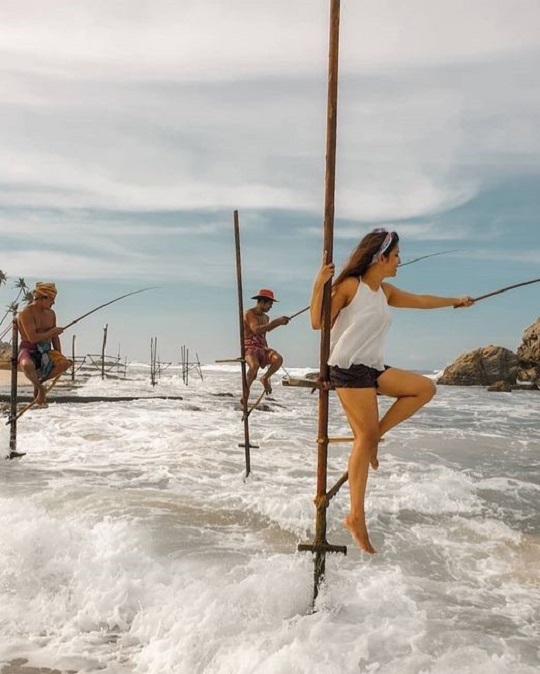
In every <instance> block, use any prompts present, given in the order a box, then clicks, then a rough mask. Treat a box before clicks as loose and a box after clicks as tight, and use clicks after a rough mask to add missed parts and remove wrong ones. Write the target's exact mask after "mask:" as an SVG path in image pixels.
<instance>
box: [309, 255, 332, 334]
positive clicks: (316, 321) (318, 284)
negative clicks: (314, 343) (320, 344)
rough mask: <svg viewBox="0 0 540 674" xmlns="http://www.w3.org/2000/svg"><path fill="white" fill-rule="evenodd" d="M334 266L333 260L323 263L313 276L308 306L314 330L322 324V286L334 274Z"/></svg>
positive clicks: (318, 328)
mask: <svg viewBox="0 0 540 674" xmlns="http://www.w3.org/2000/svg"><path fill="white" fill-rule="evenodd" d="M334 270H335V266H334V263H333V262H330V263H329V264H323V266H322V267H321V268H320V270H319V273H318V274H317V276H316V277H315V281H314V283H313V290H312V291H311V303H310V306H309V315H310V317H311V327H312V328H313V329H314V330H320V329H321V326H322V322H321V321H322V301H323V294H324V292H323V291H324V286H325V284H326V282H327V281H329V280H330V279H331V278H332V276H333V275H334Z"/></svg>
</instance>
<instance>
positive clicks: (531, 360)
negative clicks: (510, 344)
mask: <svg viewBox="0 0 540 674" xmlns="http://www.w3.org/2000/svg"><path fill="white" fill-rule="evenodd" d="M517 357H518V359H519V371H518V374H517V378H518V379H519V380H520V381H526V382H531V383H532V384H537V385H538V384H540V318H538V319H537V320H536V321H535V322H534V323H533V324H532V325H531V326H529V327H528V328H527V329H526V330H525V332H524V333H523V337H522V340H521V345H520V346H519V348H518V350H517Z"/></svg>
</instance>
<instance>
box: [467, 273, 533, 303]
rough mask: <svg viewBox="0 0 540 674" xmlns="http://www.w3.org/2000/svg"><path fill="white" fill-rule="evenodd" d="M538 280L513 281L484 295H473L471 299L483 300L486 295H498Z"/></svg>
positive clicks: (475, 300) (474, 300)
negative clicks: (513, 282) (509, 284)
mask: <svg viewBox="0 0 540 674" xmlns="http://www.w3.org/2000/svg"><path fill="white" fill-rule="evenodd" d="M538 282H540V278H535V279H533V280H532V281H523V283H515V284H514V285H511V286H506V287H505V288H499V290H494V291H493V292H490V293H486V294H485V295H480V296H479V297H473V298H472V301H473V302H479V301H480V300H485V299H486V298H487V297H493V295H500V294H501V293H505V292H506V291H507V290H513V289H514V288H521V286H528V285H530V284H531V283H538Z"/></svg>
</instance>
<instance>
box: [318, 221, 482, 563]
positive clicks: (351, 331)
mask: <svg viewBox="0 0 540 674" xmlns="http://www.w3.org/2000/svg"><path fill="white" fill-rule="evenodd" d="M398 244H399V237H398V235H397V234H396V233H395V232H387V231H386V230H384V229H375V230H374V231H373V232H370V233H369V234H367V235H366V236H365V237H364V238H363V239H362V240H361V241H360V243H359V245H358V246H357V247H356V249H355V250H354V251H353V253H352V255H351V257H350V259H349V261H348V262H347V264H346V265H345V267H344V268H343V270H342V272H341V273H340V274H339V276H338V277H337V279H336V280H335V281H334V283H333V286H332V305H331V324H332V331H331V336H330V357H329V359H328V365H329V378H330V383H331V384H332V386H333V387H334V388H335V389H336V392H337V394H338V397H339V400H340V402H341V404H342V406H343V409H344V411H345V414H346V415H347V419H348V420H349V423H350V425H351V428H352V432H353V435H354V444H353V448H352V452H351V455H350V457H349V488H350V498H351V506H350V512H349V514H348V515H347V517H346V518H345V519H344V520H343V524H344V525H345V526H346V527H347V529H348V530H349V531H350V533H351V535H352V537H353V539H354V541H355V543H356V544H357V545H358V547H359V548H360V549H361V550H364V551H365V552H369V553H370V554H373V553H374V552H376V550H375V549H374V548H373V546H372V545H371V543H370V541H369V536H368V531H367V527H366V516H365V511H364V498H365V493H366V484H367V477H368V469H369V465H370V464H371V467H372V468H374V469H375V470H376V469H377V468H378V465H379V463H378V460H377V450H378V445H379V441H380V439H381V438H382V436H383V435H384V434H385V433H386V432H387V431H389V430H390V429H391V428H393V427H394V426H396V425H397V424H399V423H401V422H402V421H405V419H408V418H409V417H410V416H412V415H413V414H414V413H415V412H417V411H418V410H419V409H420V408H421V407H423V406H424V405H425V404H426V403H428V402H429V401H430V400H431V398H432V397H433V395H434V394H435V385H434V384H433V382H432V381H431V380H430V379H428V378H427V377H423V376H421V375H419V374H416V373H414V372H407V371H405V370H398V369H397V368H394V367H387V366H385V365H384V361H383V343H384V337H385V334H386V332H387V330H388V328H389V327H390V322H391V315H390V311H389V309H388V307H389V306H390V307H396V308H399V309H438V308H440V307H469V306H471V305H472V304H473V300H472V299H471V298H470V297H436V296H434V295H415V294H413V293H408V292H405V291H404V290H400V289H399V288H396V287H395V286H393V285H391V284H390V283H386V282H385V281H384V279H385V278H387V277H392V276H395V275H396V273H397V268H398V266H399V262H400V259H399V245H398ZM333 275H334V265H333V264H332V263H330V264H324V265H323V266H322V267H321V270H320V271H319V274H318V275H317V278H316V279H315V283H314V286H313V293H312V298H311V307H310V309H311V325H312V327H313V329H314V330H319V329H320V328H321V324H322V298H323V287H324V285H325V283H326V282H327V281H328V280H329V279H330V278H332V276H333ZM377 393H381V394H383V395H386V396H390V397H392V398H396V400H395V402H394V403H393V405H392V406H391V407H390V409H389V410H388V411H387V412H386V414H385V415H384V416H383V418H382V419H380V420H379V410H378V406H377Z"/></svg>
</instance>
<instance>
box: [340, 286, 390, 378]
mask: <svg viewBox="0 0 540 674" xmlns="http://www.w3.org/2000/svg"><path fill="white" fill-rule="evenodd" d="M359 281H360V283H359V284H358V288H357V289H356V293H355V294H354V297H353V298H352V300H351V303H350V304H349V306H347V307H344V308H343V309H342V310H341V311H340V312H339V314H338V317H337V318H336V321H335V323H334V326H333V327H332V331H331V333H330V357H329V358H328V364H329V365H337V366H338V367H343V368H347V367H351V365H367V366H368V367H374V368H375V369H377V370H384V360H383V345H384V337H385V335H386V333H387V331H388V328H389V327H390V323H391V322H392V315H391V313H390V309H389V308H388V302H387V301H386V295H385V294H384V290H383V289H382V287H380V288H379V289H378V290H376V291H373V290H371V288H370V287H369V286H368V285H367V284H366V283H362V280H361V279H359Z"/></svg>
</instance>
